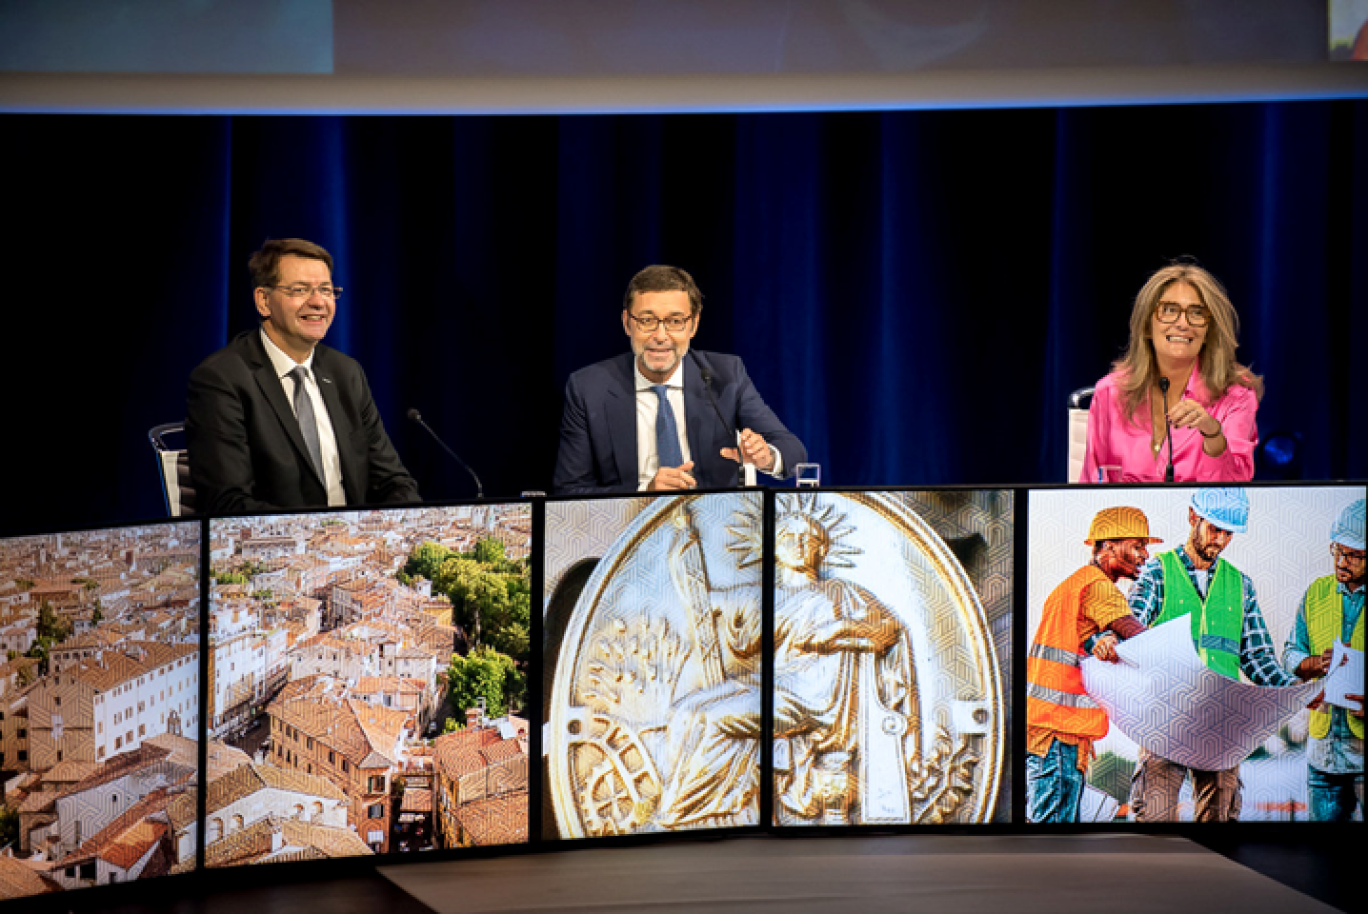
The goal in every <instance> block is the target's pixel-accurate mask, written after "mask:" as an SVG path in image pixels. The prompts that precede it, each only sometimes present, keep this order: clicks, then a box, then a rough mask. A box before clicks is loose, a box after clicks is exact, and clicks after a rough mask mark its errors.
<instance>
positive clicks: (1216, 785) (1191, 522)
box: [1130, 488, 1299, 822]
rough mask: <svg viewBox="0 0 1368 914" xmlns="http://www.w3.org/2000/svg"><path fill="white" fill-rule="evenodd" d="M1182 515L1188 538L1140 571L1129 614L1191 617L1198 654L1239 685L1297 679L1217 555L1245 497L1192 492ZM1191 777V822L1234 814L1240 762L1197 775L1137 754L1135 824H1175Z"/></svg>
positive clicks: (1245, 512) (1247, 584) (1248, 589)
mask: <svg viewBox="0 0 1368 914" xmlns="http://www.w3.org/2000/svg"><path fill="white" fill-rule="evenodd" d="M1187 514H1188V536H1187V541H1186V542H1184V543H1183V545H1182V546H1181V547H1180V548H1178V549H1174V550H1172V551H1170V552H1163V553H1160V554H1159V555H1157V556H1155V557H1154V558H1152V559H1150V560H1149V562H1147V563H1146V564H1145V567H1144V568H1142V569H1141V571H1140V577H1139V578H1137V579H1136V581H1135V587H1134V589H1132V591H1131V596H1130V607H1131V612H1132V613H1133V614H1134V615H1135V617H1136V618H1137V619H1139V620H1140V622H1141V623H1142V624H1143V625H1145V626H1146V627H1148V626H1151V625H1160V624H1162V623H1164V622H1168V621H1170V620H1172V619H1178V618H1182V617H1185V616H1189V617H1191V619H1192V638H1193V644H1194V646H1195V647H1196V649H1197V653H1198V655H1199V656H1200V657H1201V658H1202V661H1203V662H1204V663H1205V664H1206V665H1207V666H1208V667H1210V668H1211V669H1212V670H1213V671H1215V672H1217V673H1219V674H1221V675H1222V676H1226V677H1228V678H1230V679H1237V680H1238V679H1239V678H1240V675H1241V674H1244V676H1246V677H1247V678H1248V679H1249V681H1250V682H1252V683H1254V684H1255V685H1261V686H1283V685H1291V684H1292V683H1294V682H1297V681H1298V679H1299V677H1297V676H1296V675H1294V674H1292V673H1289V672H1287V671H1286V670H1284V669H1283V668H1282V665H1281V664H1280V663H1279V662H1278V657H1277V653H1276V652H1275V650H1274V648H1273V640H1272V638H1270V637H1269V634H1268V624H1267V623H1266V622H1265V621H1264V617H1263V610H1261V609H1260V608H1259V600H1258V597H1257V595H1256V593H1255V590H1254V582H1253V581H1252V580H1251V579H1250V578H1249V576H1248V575H1246V574H1244V573H1243V572H1241V571H1240V570H1238V569H1237V568H1236V567H1235V566H1234V565H1233V564H1231V563H1230V562H1229V561H1227V560H1225V559H1223V558H1221V553H1222V552H1224V551H1225V549H1226V547H1227V546H1228V545H1230V542H1231V539H1232V538H1233V537H1234V536H1235V535H1236V534H1240V533H1245V532H1247V531H1248V530H1249V493H1248V492H1247V491H1246V490H1245V489H1241V488H1210V489H1198V490H1197V491H1196V492H1195V493H1194V494H1193V496H1192V503H1191V504H1190V505H1189V506H1188V511H1187ZM1189 777H1191V778H1192V789H1193V793H1194V801H1193V802H1194V816H1193V818H1194V820H1195V821H1197V822H1230V821H1234V820H1236V819H1238V818H1239V817H1240V802H1241V796H1240V788H1241V785H1240V769H1239V766H1238V765H1237V766H1235V767H1233V768H1227V769H1224V770H1221V771H1202V770H1200V769H1197V768H1188V767H1186V766H1183V765H1179V764H1176V763H1174V762H1172V761H1170V760H1169V759H1166V758H1162V757H1161V756H1158V755H1156V754H1154V753H1152V752H1149V751H1147V750H1144V749H1142V750H1140V767H1139V768H1138V769H1136V772H1135V780H1134V781H1133V783H1132V785H1131V810H1132V812H1133V814H1134V816H1135V821H1137V822H1173V821H1176V820H1177V812H1178V793H1179V791H1180V790H1181V789H1182V787H1183V782H1184V781H1185V780H1186V779H1187V778H1189Z"/></svg>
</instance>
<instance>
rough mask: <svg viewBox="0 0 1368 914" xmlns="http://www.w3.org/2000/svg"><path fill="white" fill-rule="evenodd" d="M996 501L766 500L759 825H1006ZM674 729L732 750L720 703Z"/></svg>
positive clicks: (1002, 550)
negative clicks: (769, 596)
mask: <svg viewBox="0 0 1368 914" xmlns="http://www.w3.org/2000/svg"><path fill="white" fill-rule="evenodd" d="M1012 501H1013V497H1012V493H1011V492H1005V491H997V490H985V491H969V490H961V491H945V492H852V493H843V492H821V493H816V492H814V493H800V492H792V493H790V492H785V493H780V494H778V495H777V496H776V501H775V521H774V524H775V534H774V535H775V545H774V552H775V596H774V626H775V636H774V641H775V664H774V665H775V669H774V790H775V796H774V819H775V824H778V825H783V826H814V825H819V826H840V825H866V826H889V825H944V824H964V823H977V822H989V821H1006V820H1008V819H1010V813H1011V803H1010V791H1008V789H1007V784H1008V783H1009V781H1010V766H1009V764H1008V755H1007V751H1006V750H1007V743H1008V734H1009V733H1010V732H1011V729H1010V728H1011V719H1010V711H1011V700H1010V696H1009V694H1008V691H1007V687H1008V683H1010V682H1011V677H1010V667H1009V664H1008V659H1009V658H1010V656H1011V650H1010V648H1011V624H1010V620H1011V595H1012ZM690 724H691V725H694V726H697V727H698V728H699V729H700V730H702V731H703V732H704V733H705V734H710V735H707V736H705V737H704V739H705V740H710V742H705V745H708V746H718V747H721V746H725V745H728V744H730V745H732V746H735V745H736V744H735V742H733V741H731V740H730V739H729V734H730V733H731V731H733V730H734V729H735V725H734V722H733V720H732V718H731V717H730V716H729V710H728V709H726V708H725V707H724V708H721V709H719V708H718V707H717V706H712V707H709V708H707V709H705V711H704V713H703V714H701V715H699V716H698V719H697V720H696V721H694V720H690ZM713 751H716V752H722V751H724V750H722V749H721V748H716V749H714V750H713Z"/></svg>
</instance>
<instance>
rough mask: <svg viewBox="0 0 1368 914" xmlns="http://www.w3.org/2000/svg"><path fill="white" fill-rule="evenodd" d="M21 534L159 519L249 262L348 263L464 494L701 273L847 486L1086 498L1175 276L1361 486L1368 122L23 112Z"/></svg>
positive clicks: (524, 465) (15, 388)
mask: <svg viewBox="0 0 1368 914" xmlns="http://www.w3.org/2000/svg"><path fill="white" fill-rule="evenodd" d="M0 127H3V137H4V141H3V143H0V168H3V175H4V186H3V190H2V191H0V194H3V200H4V207H3V209H4V213H5V221H6V222H7V224H8V226H9V230H8V233H7V234H8V237H9V242H8V243H7V244H6V245H5V248H4V251H5V264H6V270H5V274H6V276H5V287H6V295H5V315H6V320H5V326H6V332H5V342H6V344H7V345H6V346H5V347H4V351H3V354H0V383H3V385H4V405H5V407H6V408H5V410H4V419H3V421H4V427H5V429H6V434H5V442H6V447H5V457H4V460H5V470H6V472H5V476H6V488H7V493H6V495H5V496H4V504H3V511H2V514H3V521H0V527H3V532H7V533H19V532H25V531H30V530H38V529H53V528H57V527H63V526H76V525H85V524H97V523H106V522H115V521H122V520H128V519H134V518H143V517H155V516H157V515H158V514H160V513H161V511H162V508H161V496H160V490H159V484H158V480H157V474H156V471H155V467H154V463H153V457H152V452H151V449H150V447H149V445H148V444H147V441H146V431H147V429H148V428H149V427H151V426H153V425H156V424H158V423H161V422H166V421H171V420H177V419H180V418H181V417H182V415H183V410H184V402H185V400H184V388H185V379H186V376H187V375H188V374H189V372H190V370H191V369H192V368H193V367H194V366H195V364H197V363H198V362H199V361H200V360H201V359H203V358H204V357H205V356H206V355H208V354H209V353H210V352H212V351H214V350H215V349H217V348H218V347H219V346H221V345H223V344H224V343H225V341H226V340H228V339H229V338H230V337H231V335H233V334H235V333H237V332H238V331H240V330H243V329H245V328H248V327H252V326H254V325H255V323H256V321H255V316H254V311H253V308H252V304H251V290H250V288H249V286H250V283H249V280H248V274H247V270H246V260H247V257H248V255H249V254H250V253H251V252H252V251H253V250H255V249H256V248H257V247H258V246H259V245H260V243H261V242H262V240H264V239H265V238H267V237H287V236H296V235H297V236H302V237H305V238H310V239H313V240H315V241H318V242H320V243H321V244H323V245H324V246H326V247H327V248H329V249H330V250H331V251H332V252H333V254H334V255H335V257H336V258H337V260H338V268H337V270H336V272H335V279H336V280H337V282H339V283H340V284H341V285H343V286H345V287H346V294H345V296H344V298H343V299H342V300H341V302H340V306H339V313H338V319H337V321H336V323H335V325H334V327H333V330H332V332H331V334H330V336H329V340H328V342H329V343H331V344H333V345H335V346H336V347H337V348H339V349H342V350H343V351H345V352H348V353H350V354H352V355H354V356H356V357H357V358H358V359H360V360H361V362H362V363H363V364H364V365H365V366H366V369H367V371H368V373H369V375H370V379H371V384H372V387H373V389H374V392H375V397H376V400H377V402H378V404H379V407H380V410H381V413H382V415H383V416H384V419H385V422H386V424H387V426H388V427H389V430H390V432H391V434H392V436H393V437H394V439H395V442H396V445H397V447H398V448H399V451H400V453H401V454H402V455H403V457H404V459H405V460H406V462H407V463H408V465H409V467H410V469H411V470H412V471H413V472H414V474H415V475H416V476H417V477H418V479H419V482H420V485H421V487H422V489H423V492H424V494H425V495H426V496H427V497H429V498H433V499H439V498H440V499H450V498H466V497H471V496H472V495H473V487H472V485H471V484H470V482H469V480H468V479H467V478H466V477H465V475H464V474H463V473H462V472H461V471H460V469H459V468H458V467H455V466H454V465H452V464H451V463H450V461H449V460H448V458H446V457H445V455H443V454H441V453H440V452H439V451H438V450H437V449H436V447H435V446H434V445H433V444H432V443H431V442H430V441H429V440H427V439H426V438H425V436H424V435H423V434H422V432H421V431H420V430H419V429H417V428H415V427H413V426H412V425H411V424H410V423H408V422H406V421H405V419H404V412H405V410H406V409H407V408H408V407H411V406H412V407H417V408H418V409H420V410H421V411H422V412H423V414H424V416H425V417H427V419H428V421H429V422H430V423H431V424H432V425H434V426H435V427H436V428H437V429H438V430H440V431H441V432H442V433H443V434H444V436H445V437H446V438H447V439H448V440H449V441H450V442H451V444H452V445H453V446H454V447H455V448H456V449H457V450H458V451H459V452H460V453H462V454H463V455H464V456H465V458H466V460H467V461H468V462H469V463H471V464H473V465H474V466H475V467H476V469H477V470H478V471H479V472H480V473H481V475H482V476H483V477H484V482H485V490H486V492H487V493H489V494H492V495H499V496H508V495H516V494H518V493H519V492H520V491H522V490H528V489H547V488H549V485H550V478H551V470H552V467H553V464H554V461H555V454H556V442H557V434H558V427H559V421H560V409H561V394H562V390H563V388H564V384H565V380H566V377H567V375H568V374H569V373H570V372H571V371H572V370H574V369H575V368H577V367H580V366H582V365H585V364H588V363H589V362H592V361H595V360H597V359H601V358H605V357H607V356H610V355H613V354H614V353H617V352H619V351H622V350H623V349H624V347H625V346H626V343H627V341H626V339H625V338H624V336H623V335H622V330H621V326H620V322H619V309H620V300H621V294H622V289H623V287H624V286H625V284H626V282H627V280H628V278H629V277H630V276H631V275H632V274H633V273H634V272H635V271H636V270H637V269H639V268H640V267H642V266H644V265H646V264H648V263H657V262H664V263H674V264H678V265H681V266H684V267H686V268H687V269H689V270H691V271H692V272H693V273H694V275H695V277H696V278H697V279H698V281H699V284H700V285H701V286H702V288H703V291H704V294H705V296H706V299H705V306H704V311H703V318H702V323H701V326H700V329H699V333H698V336H697V337H696V339H695V341H694V345H695V346H697V347H700V348H705V349H716V350H722V351H730V352H736V353H739V354H740V355H741V356H743V357H744V358H745V360H746V363H747V365H748V367H749V368H750V371H751V373H752V375H753V376H754V377H755V381H756V383H757V385H758V386H759V389H760V391H761V392H762V393H763V395H764V396H765V397H766V399H767V400H768V401H769V403H770V405H771V406H773V407H774V408H775V409H776V411H777V412H778V413H779V415H780V416H782V417H783V418H784V420H785V421H786V422H787V423H788V424H789V425H790V427H791V428H793V430H794V431H795V432H797V433H798V434H799V435H800V436H801V437H802V438H803V440H804V441H806V442H807V445H808V448H809V450H810V452H811V454H812V457H813V459H815V460H817V461H818V462H820V463H821V464H822V467H823V481H824V482H828V483H831V484H848V485H939V484H951V483H972V484H977V485H991V484H999V483H1003V484H1005V483H1037V482H1050V481H1063V480H1064V465H1065V454H1066V445H1065V411H1064V409H1065V400H1066V397H1067V394H1068V393H1069V391H1070V390H1072V389H1074V388H1076V387H1080V386H1083V385H1088V384H1092V383H1093V382H1094V381H1095V380H1096V379H1097V378H1098V377H1100V376H1101V375H1102V374H1103V373H1105V372H1106V371H1107V367H1108V364H1109V362H1110V361H1111V359H1113V358H1115V357H1116V355H1117V354H1118V352H1119V350H1120V349H1121V347H1122V346H1123V345H1124V343H1125V340H1126V324H1127V317H1128V315H1129V311H1130V303H1131V300H1132V297H1133V296H1134V294H1135V292H1136V291H1137V290H1138V288H1139V286H1140V285H1141V283H1142V282H1143V281H1144V279H1145V277H1146V275H1147V274H1148V273H1149V272H1150V271H1151V270H1153V269H1155V268H1156V267H1158V266H1160V265H1162V264H1163V263H1164V262H1165V260H1166V258H1170V257H1174V256H1178V255H1193V256H1195V257H1197V258H1198V259H1199V260H1200V261H1201V262H1202V263H1203V264H1204V265H1206V266H1207V267H1209V268H1210V269H1211V270H1212V271H1213V272H1214V273H1215V274H1216V275H1217V276H1219V277H1220V278H1221V279H1222V280H1223V281H1224V282H1225V283H1226V285H1227V286H1228V288H1229V290H1230V292H1231V295H1232V298H1233V299H1234V301H1235V304H1236V307H1237V308H1238V309H1239V311H1240V314H1241V317H1242V319H1243V323H1244V326H1243V332H1242V335H1241V343H1242V345H1241V350H1240V355H1241V357H1242V359H1243V360H1244V361H1246V362H1251V363H1252V364H1253V366H1254V368H1255V370H1257V371H1259V372H1261V373H1263V374H1265V376H1266V379H1267V383H1268V395H1267V397H1266V398H1265V399H1264V402H1263V405H1262V408H1261V410H1260V416H1259V425H1260V429H1261V431H1262V432H1263V433H1264V434H1265V435H1267V434H1269V433H1270V432H1275V431H1287V432H1294V433H1298V434H1300V435H1301V436H1302V439H1303V443H1302V453H1303V461H1304V462H1303V469H1304V475H1305V477H1306V478H1311V479H1321V478H1345V477H1356V478H1363V477H1365V476H1368V436H1365V431H1364V422H1363V419H1362V417H1363V415H1364V412H1363V406H1364V391H1365V390H1366V389H1368V388H1365V385H1364V383H1363V374H1362V370H1361V367H1360V366H1361V365H1362V360H1363V352H1364V346H1363V344H1364V341H1365V322H1368V101H1364V100H1356V101H1338V102H1287V103H1243V104H1229V105H1175V106H1150V107H1145V106H1140V107H1099V108H1063V109H1051V108H1036V109H1022V110H969V111H964V110H961V111H919V112H855V113H806V114H788V113H782V114H781V113H769V114H744V115H734V114H728V115H681V114H673V115H660V116H640V115H633V116H627V115H619V116H568V117H567V116H560V117H555V116H545V117H257V116H251V117H223V116H213V117H209V116H204V117H183V116H182V117H129V116H56V115H53V116H27V115H25V116H19V115H15V116H5V117H2V118H0Z"/></svg>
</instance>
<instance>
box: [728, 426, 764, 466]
mask: <svg viewBox="0 0 1368 914" xmlns="http://www.w3.org/2000/svg"><path fill="white" fill-rule="evenodd" d="M739 437H740V438H741V450H740V452H739V453H738V452H737V449H736V448H734V447H724V448H723V449H722V456H723V457H726V458H727V459H728V460H735V461H736V462H737V463H750V464H754V465H755V467H756V468H757V469H759V470H764V471H765V472H768V471H769V470H771V469H773V468H774V452H773V451H771V450H770V446H769V444H768V443H766V441H765V439H764V438H763V437H761V436H760V435H757V434H756V433H755V432H753V431H751V430H750V429H748V428H745V429H742V430H741V434H740V436H739ZM743 456H744V459H742V457H743Z"/></svg>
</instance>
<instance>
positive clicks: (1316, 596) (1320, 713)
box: [1283, 498, 1368, 822]
mask: <svg viewBox="0 0 1368 914" xmlns="http://www.w3.org/2000/svg"><path fill="white" fill-rule="evenodd" d="M1330 557H1331V560H1332V562H1333V563H1334V573H1333V574H1328V575H1323V576H1321V577H1318V578H1316V579H1315V580H1314V581H1313V582H1311V586H1309V587H1308V588H1307V589H1306V595H1305V596H1303V597H1302V600H1301V604H1300V605H1299V606H1298V607H1297V618H1296V624H1295V625H1293V627H1292V632H1291V633H1290V634H1289V635H1288V638H1287V644H1286V646H1285V647H1284V649H1283V666H1285V667H1286V668H1287V669H1288V670H1289V671H1291V672H1294V673H1296V674H1297V675H1298V676H1300V677H1302V678H1303V679H1313V678H1319V677H1322V676H1325V675H1327V674H1328V673H1330V672H1331V667H1332V660H1333V658H1334V657H1335V654H1336V651H1335V642H1337V641H1338V642H1339V643H1340V644H1342V645H1347V646H1348V647H1350V648H1352V649H1353V650H1355V651H1358V652H1359V654H1360V655H1362V653H1363V593H1364V587H1363V584H1364V578H1365V572H1368V554H1365V552H1364V500H1363V499H1362V498H1360V499H1359V500H1358V501H1355V502H1353V503H1352V504H1350V505H1348V506H1347V507H1345V509H1344V510H1343V511H1341V512H1340V515H1339V516H1338V517H1337V518H1335V523H1334V524H1333V525H1332V526H1331V528H1330ZM1361 663H1362V660H1361V658H1360V667H1361ZM1345 698H1346V699H1348V701H1349V703H1350V704H1352V703H1353V702H1355V701H1357V703H1358V707H1357V709H1353V708H1348V707H1339V706H1336V705H1333V704H1330V703H1328V702H1325V701H1324V700H1323V697H1322V699H1321V700H1318V701H1316V702H1313V703H1312V705H1311V709H1310V721H1309V730H1310V735H1309V738H1308V740H1307V747H1306V768H1307V789H1308V793H1309V794H1310V815H1311V819H1312V821H1315V822H1350V821H1355V820H1357V821H1362V820H1363V682H1362V680H1361V679H1360V680H1359V686H1358V690H1357V691H1350V690H1347V689H1346V694H1345Z"/></svg>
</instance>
